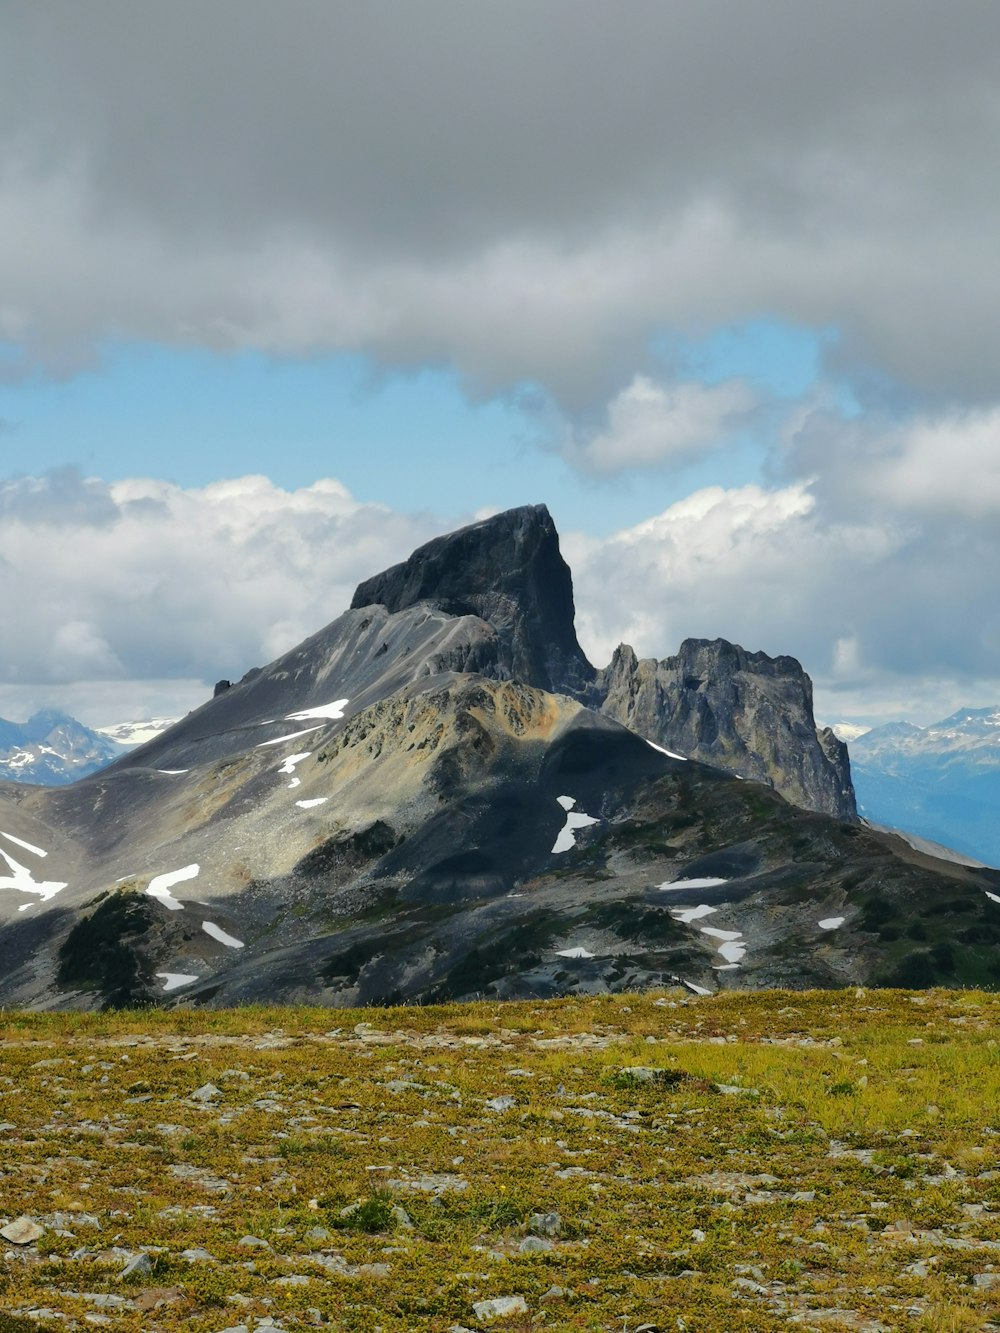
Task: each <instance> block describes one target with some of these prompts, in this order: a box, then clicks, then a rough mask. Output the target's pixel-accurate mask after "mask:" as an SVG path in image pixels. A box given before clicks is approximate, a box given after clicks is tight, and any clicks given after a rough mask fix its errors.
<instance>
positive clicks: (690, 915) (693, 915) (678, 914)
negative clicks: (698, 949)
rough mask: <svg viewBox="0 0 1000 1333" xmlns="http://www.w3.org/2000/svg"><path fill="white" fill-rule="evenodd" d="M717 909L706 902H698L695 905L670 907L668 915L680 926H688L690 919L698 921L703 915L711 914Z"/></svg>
mask: <svg viewBox="0 0 1000 1333" xmlns="http://www.w3.org/2000/svg"><path fill="white" fill-rule="evenodd" d="M718 910H719V909H718V908H717V907H709V905H708V903H699V904H698V906H697V907H671V908H670V915H671V916H672V917H673V918H674V920H675V921H679V922H680V923H681V925H682V926H689V925H690V924H691V922H692V921H700V920H701V918H702V917H703V916H711V914H712V913H713V912H717V911H718Z"/></svg>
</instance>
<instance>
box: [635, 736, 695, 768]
mask: <svg viewBox="0 0 1000 1333" xmlns="http://www.w3.org/2000/svg"><path fill="white" fill-rule="evenodd" d="M643 739H645V737H644V738H643ZM646 744H647V745H649V746H651V747H652V749H654V750H659V752H660V754H665V755H666V756H667V758H668V759H680V760H681V761H682V762H683V763H685V764H686V763H687V761H688V757H687V755H686V754H677V753H676V752H675V751H674V750H665V749H664V748H663V746H662V745H655V744H654V743H653V742H652V741H646Z"/></svg>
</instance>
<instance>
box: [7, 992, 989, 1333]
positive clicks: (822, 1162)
mask: <svg viewBox="0 0 1000 1333" xmlns="http://www.w3.org/2000/svg"><path fill="white" fill-rule="evenodd" d="M998 1022H1000V997H998V996H994V995H988V994H983V993H978V992H955V991H951V992H947V991H932V992H926V993H922V994H909V993H903V992H898V991H867V992H855V991H853V990H851V991H841V992H836V993H828V992H823V993H821V992H807V993H789V992H767V993H756V994H752V993H748V994H733V993H729V994H727V995H722V996H718V997H712V998H704V999H702V998H695V997H693V996H686V995H683V994H681V993H679V992H673V991H672V992H669V993H656V994H647V995H642V996H610V997H609V996H598V997H595V998H592V999H586V1000H579V999H572V1000H564V1001H547V1002H545V1003H519V1004H506V1005H500V1004H495V1003H489V1004H472V1005H449V1006H441V1007H436V1008H425V1009H417V1008H405V1009H386V1010H375V1009H370V1010H365V1011H364V1012H350V1011H346V1010H329V1009H326V1010H320V1009H281V1010H278V1009H273V1010H265V1009H245V1010H238V1011H220V1012H211V1011H191V1010H175V1011H172V1012H169V1013H160V1012H153V1011H145V1012H141V1013H114V1014H111V1013H109V1014H97V1015H54V1014H30V1015H28V1014H0V1044H2V1063H0V1124H2V1126H3V1129H2V1134H0V1223H2V1224H4V1225H7V1224H9V1223H10V1222H11V1221H12V1220H13V1219H16V1218H18V1217H20V1216H22V1215H26V1216H27V1217H29V1218H31V1219H32V1220H34V1221H35V1222H36V1223H37V1224H38V1226H39V1227H42V1228H44V1230H43V1232H42V1234H41V1235H40V1236H39V1237H38V1238H37V1239H35V1240H34V1241H33V1242H29V1243H27V1244H22V1245H18V1244H15V1243H11V1242H10V1241H8V1240H3V1241H2V1249H0V1255H2V1258H0V1310H2V1311H5V1312H6V1314H5V1315H0V1333H5V1331H6V1333H13V1330H21V1329H24V1330H29V1329H36V1328H42V1329H46V1330H49V1329H51V1330H64V1329H90V1328H93V1327H104V1328H108V1329H112V1330H121V1331H122V1333H126V1331H127V1333H133V1331H135V1333H139V1330H142V1333H151V1331H154V1330H164V1331H166V1330H180V1329H183V1330H185V1333H222V1330H227V1329H228V1330H232V1329H240V1328H245V1329H247V1330H251V1331H252V1330H255V1329H256V1328H258V1327H259V1326H263V1327H265V1328H266V1327H267V1326H268V1322H267V1321H271V1327H272V1328H273V1327H277V1328H284V1329H287V1330H292V1329H304V1328H311V1327H329V1328H333V1329H345V1330H346V1329H350V1330H358V1331H359V1333H360V1331H361V1330H365V1333H374V1331H375V1330H378V1329H381V1330H383V1333H390V1330H392V1331H396V1330H411V1329H427V1330H440V1331H441V1333H444V1331H445V1330H448V1329H452V1328H456V1327H461V1328H468V1329H482V1330H486V1329H517V1330H527V1329H535V1328H543V1327H544V1328H549V1329H567V1330H569V1329H574V1330H575V1329H580V1330H583V1329H607V1330H615V1331H616V1333H639V1330H640V1329H642V1328H643V1326H645V1327H646V1328H647V1331H648V1330H649V1329H651V1328H653V1327H655V1328H656V1329H658V1330H661V1331H664V1330H675V1329H678V1330H688V1331H689V1333H738V1331H739V1330H768V1329H785V1328H802V1329H817V1330H827V1329H871V1330H875V1329H892V1330H896V1329H904V1330H966V1329H968V1330H971V1329H990V1328H994V1327H996V1328H998V1329H1000V1059H998V1050H1000V1048H998V1045H997V1040H998ZM637 1067H638V1070H639V1072H638V1073H636V1072H627V1071H629V1070H635V1069H636V1068H637ZM209 1084H210V1085H212V1088H209V1089H206V1088H205V1085H209ZM213 1089H214V1090H213ZM199 1090H203V1091H200V1092H199ZM192 1093H198V1097H195V1098H192V1095H191V1094H192ZM199 1098H200V1099H199ZM551 1214H557V1215H558V1217H556V1218H553V1217H551V1216H546V1217H545V1218H544V1220H539V1218H540V1216H541V1215H551ZM143 1255H145V1256H146V1258H141V1257H140V1258H139V1259H138V1264H137V1269H138V1271H136V1272H134V1273H133V1274H132V1275H131V1276H126V1277H123V1270H124V1269H125V1266H126V1265H127V1264H128V1263H129V1262H130V1261H134V1260H135V1259H136V1257H137V1256H143ZM501 1298H511V1299H509V1300H508V1301H507V1302H506V1304H505V1303H504V1302H503V1301H502V1299H501ZM497 1300H500V1302H501V1303H500V1305H499V1306H497V1305H493V1306H490V1305H485V1306H484V1305H483V1304H482V1303H483V1302H491V1301H497ZM477 1305H479V1310H478V1311H477V1309H476V1306H477ZM504 1309H506V1310H507V1311H508V1312H507V1313H497V1311H498V1310H504ZM261 1321H264V1323H263V1325H261ZM991 1321H993V1322H991Z"/></svg>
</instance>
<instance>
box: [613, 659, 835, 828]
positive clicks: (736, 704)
mask: <svg viewBox="0 0 1000 1333" xmlns="http://www.w3.org/2000/svg"><path fill="white" fill-rule="evenodd" d="M599 681H600V689H601V692H602V693H603V695H604V699H603V703H602V705H601V710H602V712H604V713H606V714H607V715H608V716H609V717H613V718H615V719H616V720H617V721H619V722H622V723H623V724H624V725H625V726H627V727H630V728H631V729H632V730H633V731H637V732H638V733H639V734H640V735H641V736H645V737H646V739H647V740H651V741H655V742H657V743H659V744H662V745H669V746H671V747H673V748H676V749H678V750H681V751H682V752H683V753H684V754H686V755H689V756H690V757H692V758H697V759H702V760H704V761H705V762H706V763H710V764H716V765H718V766H719V767H720V768H727V769H730V770H732V771H734V772H737V773H739V774H740V776H741V777H746V778H754V779H755V780H756V781H758V782H767V783H770V784H771V785H772V786H773V787H775V788H776V789H777V790H778V791H780V792H781V793H782V795H783V796H785V797H787V798H788V800H790V801H793V802H794V803H795V804H796V805H801V806H803V807H804V808H805V809H807V810H818V811H822V812H825V813H826V814H831V815H837V816H838V817H839V818H841V819H854V818H856V817H857V807H856V805H855V799H854V788H853V785H852V782H851V769H850V763H849V761H848V757H847V747H846V745H844V743H843V742H842V741H841V740H838V738H837V737H836V736H835V735H834V733H833V732H832V731H831V730H830V729H829V728H828V727H826V728H823V730H822V731H819V732H818V731H817V728H816V722H815V719H814V718H813V701H812V682H811V681H810V679H809V677H808V676H807V675H806V673H805V672H804V671H803V670H802V667H801V666H800V665H799V663H798V662H797V661H796V660H795V658H794V657H768V656H767V654H766V653H748V652H746V651H745V650H744V649H743V648H740V647H739V646H738V645H736V644H733V643H727V642H726V641H725V640H724V639H715V640H713V641H708V640H705V639H686V640H685V641H684V642H683V643H682V644H681V647H680V651H679V652H678V654H677V656H676V657H668V658H665V659H664V660H663V661H661V662H657V661H654V660H653V659H651V658H650V659H647V660H643V661H639V660H638V659H637V658H636V655H635V653H634V652H633V651H632V649H631V648H630V647H628V645H627V644H623V645H621V646H620V647H619V648H618V649H617V651H616V652H615V655H614V658H613V659H612V662H611V665H610V666H609V667H608V668H607V670H606V671H603V672H601V673H600V674H599Z"/></svg>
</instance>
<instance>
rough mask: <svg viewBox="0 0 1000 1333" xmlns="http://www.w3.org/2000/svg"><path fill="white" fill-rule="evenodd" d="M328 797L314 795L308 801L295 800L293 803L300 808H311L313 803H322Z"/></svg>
mask: <svg viewBox="0 0 1000 1333" xmlns="http://www.w3.org/2000/svg"><path fill="white" fill-rule="evenodd" d="M329 799H330V798H329V797H328V796H314V797H313V798H312V799H311V800H309V801H296V802H295V804H296V805H297V806H298V807H299V809H300V810H311V809H312V808H313V806H314V805H323V804H324V803H325V802H326V801H328V800H329Z"/></svg>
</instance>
